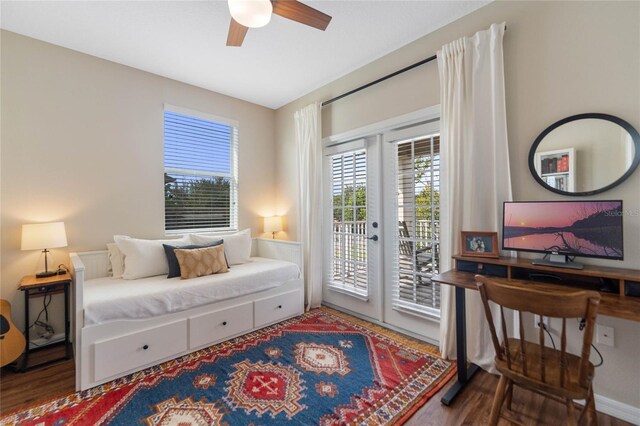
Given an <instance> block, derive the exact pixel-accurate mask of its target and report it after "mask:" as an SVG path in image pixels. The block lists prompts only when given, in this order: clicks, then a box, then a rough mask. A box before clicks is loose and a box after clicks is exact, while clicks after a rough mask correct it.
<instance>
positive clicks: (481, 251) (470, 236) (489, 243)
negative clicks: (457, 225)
mask: <svg viewBox="0 0 640 426" xmlns="http://www.w3.org/2000/svg"><path fill="white" fill-rule="evenodd" d="M460 234H461V242H460V252H461V253H460V254H461V255H462V256H474V257H499V256H500V255H499V254H498V233H497V232H481V231H478V232H475V231H462V232H461V233H460Z"/></svg>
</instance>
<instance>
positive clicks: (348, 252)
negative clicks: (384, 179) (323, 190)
mask: <svg viewBox="0 0 640 426" xmlns="http://www.w3.org/2000/svg"><path fill="white" fill-rule="evenodd" d="M331 193H332V205H331V207H332V212H333V222H332V229H331V238H332V241H333V245H332V249H331V266H332V271H331V284H330V285H331V286H332V287H338V288H341V289H343V290H347V291H352V292H355V293H359V294H364V295H366V294H367V289H368V285H367V154H366V151H364V150H360V151H355V152H349V153H344V154H338V155H333V156H331Z"/></svg>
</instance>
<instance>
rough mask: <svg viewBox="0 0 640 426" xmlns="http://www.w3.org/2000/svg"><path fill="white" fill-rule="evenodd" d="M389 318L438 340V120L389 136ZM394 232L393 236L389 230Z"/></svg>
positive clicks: (386, 170) (386, 191)
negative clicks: (436, 276)
mask: <svg viewBox="0 0 640 426" xmlns="http://www.w3.org/2000/svg"><path fill="white" fill-rule="evenodd" d="M383 157H384V158H385V159H386V161H385V164H384V175H383V179H384V199H385V202H384V210H383V216H384V221H385V222H384V223H385V233H386V235H387V238H386V241H385V244H384V259H385V266H386V268H385V279H384V283H385V285H384V300H385V301H386V303H385V305H384V319H385V322H386V323H389V324H392V325H395V326H397V327H399V328H402V329H405V330H408V331H411V332H413V333H415V334H418V335H420V336H423V337H426V338H428V339H430V340H433V341H437V340H439V330H440V322H439V320H440V285H439V284H436V283H433V282H431V277H433V276H434V275H436V274H438V273H439V265H440V240H439V236H440V133H439V122H438V121H433V122H431V123H427V124H422V125H419V126H414V127H410V128H407V129H402V130H399V131H391V132H388V133H386V134H385V135H384V142H383ZM390 234H391V235H390Z"/></svg>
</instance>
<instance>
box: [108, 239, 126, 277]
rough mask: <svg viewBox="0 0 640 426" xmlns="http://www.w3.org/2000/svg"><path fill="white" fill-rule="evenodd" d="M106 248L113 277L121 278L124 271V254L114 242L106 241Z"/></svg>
mask: <svg viewBox="0 0 640 426" xmlns="http://www.w3.org/2000/svg"><path fill="white" fill-rule="evenodd" d="M107 250H109V264H110V265H111V274H112V276H113V278H122V274H123V273H124V254H122V252H121V251H120V249H119V248H118V245H117V244H116V243H108V244H107Z"/></svg>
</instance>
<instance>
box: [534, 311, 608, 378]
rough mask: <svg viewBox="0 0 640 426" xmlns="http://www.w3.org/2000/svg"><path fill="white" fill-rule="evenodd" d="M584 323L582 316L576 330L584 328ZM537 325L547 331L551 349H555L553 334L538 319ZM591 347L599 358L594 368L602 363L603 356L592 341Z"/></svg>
mask: <svg viewBox="0 0 640 426" xmlns="http://www.w3.org/2000/svg"><path fill="white" fill-rule="evenodd" d="M586 325H587V323H586V321H585V319H584V318H582V319H580V320H578V330H580V331H582V330H584V328H585V327H586ZM538 326H539V327H542V329H543V330H544V331H546V332H547V334H548V335H549V339H551V344H552V345H553V349H556V343H555V342H554V340H553V336H552V335H551V333H549V330H548V329H547V326H546V324H544V323H543V322H542V321H540V322H539V323H538ZM591 347H592V348H593V350H594V351H596V353H597V354H598V357H599V358H600V362H598V364H595V365H594V366H593V367H594V368H597V367H600V366H601V365H602V364H604V358H603V357H602V354H601V353H600V351H599V350H598V348H596V347H595V346H594V344H593V343H592V344H591Z"/></svg>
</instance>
